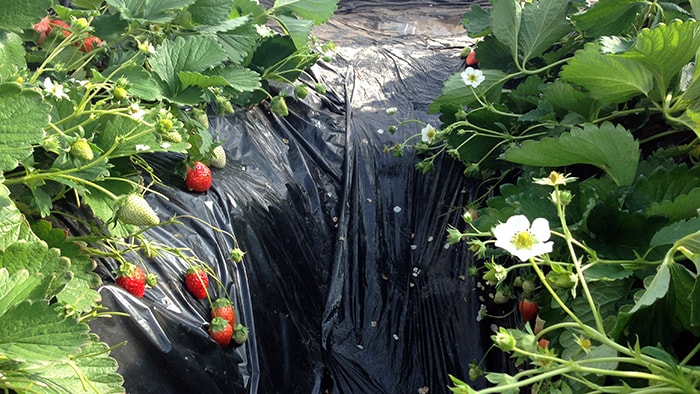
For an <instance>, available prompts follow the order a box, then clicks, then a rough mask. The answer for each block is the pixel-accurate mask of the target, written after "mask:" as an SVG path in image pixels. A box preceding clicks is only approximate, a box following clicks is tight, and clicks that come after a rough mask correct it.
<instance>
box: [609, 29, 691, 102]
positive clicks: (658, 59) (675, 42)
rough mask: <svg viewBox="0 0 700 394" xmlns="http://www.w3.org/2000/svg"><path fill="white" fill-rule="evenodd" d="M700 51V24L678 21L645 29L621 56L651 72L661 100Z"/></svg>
mask: <svg viewBox="0 0 700 394" xmlns="http://www.w3.org/2000/svg"><path fill="white" fill-rule="evenodd" d="M698 48H700V23H697V22H695V21H685V22H683V21H680V20H676V21H673V22H672V23H670V24H668V25H666V24H659V25H657V26H655V27H654V28H653V29H643V30H642V31H641V32H640V33H639V34H638V35H637V40H636V43H635V45H634V47H633V48H632V49H631V50H629V51H628V52H626V53H624V54H622V55H620V56H621V57H623V58H628V59H634V60H635V61H637V62H639V63H640V64H643V65H644V67H646V68H647V69H648V70H650V71H651V72H652V73H653V75H654V79H655V81H656V83H657V93H658V94H659V95H660V96H659V97H658V98H657V100H659V101H662V100H663V99H664V98H665V96H666V93H667V92H666V91H667V90H668V88H669V86H670V85H671V82H672V81H673V80H674V79H675V78H677V76H678V74H679V72H680V71H681V69H682V68H683V66H685V65H686V64H688V62H690V61H691V60H692V59H693V58H694V57H695V55H696V52H697V51H698Z"/></svg>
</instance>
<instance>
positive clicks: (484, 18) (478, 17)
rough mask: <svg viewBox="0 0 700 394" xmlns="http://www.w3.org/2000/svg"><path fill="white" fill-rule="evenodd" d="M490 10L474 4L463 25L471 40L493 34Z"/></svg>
mask: <svg viewBox="0 0 700 394" xmlns="http://www.w3.org/2000/svg"><path fill="white" fill-rule="evenodd" d="M489 12H490V9H484V8H482V7H481V6H480V5H478V4H473V5H472V6H471V7H470V8H469V11H467V12H466V13H465V14H464V16H463V19H462V25H463V26H464V29H465V30H466V31H467V34H468V35H469V37H471V38H477V37H483V36H485V35H487V34H489V33H491V15H490V14H489Z"/></svg>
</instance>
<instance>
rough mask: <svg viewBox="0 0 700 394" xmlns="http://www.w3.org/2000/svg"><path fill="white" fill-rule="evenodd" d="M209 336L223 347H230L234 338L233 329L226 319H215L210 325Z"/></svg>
mask: <svg viewBox="0 0 700 394" xmlns="http://www.w3.org/2000/svg"><path fill="white" fill-rule="evenodd" d="M208 331H209V336H210V337H211V338H212V339H213V340H214V341H216V343H218V344H219V345H220V346H221V347H226V346H228V344H229V343H231V338H232V337H233V327H231V325H230V324H229V323H228V321H226V319H223V318H220V317H215V318H213V319H212V320H211V323H209V330H208Z"/></svg>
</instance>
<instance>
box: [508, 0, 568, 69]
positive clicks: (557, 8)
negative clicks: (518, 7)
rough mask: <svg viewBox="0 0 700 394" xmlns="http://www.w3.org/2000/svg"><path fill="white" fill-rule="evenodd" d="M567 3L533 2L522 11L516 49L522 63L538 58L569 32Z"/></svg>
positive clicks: (537, 0)
mask: <svg viewBox="0 0 700 394" xmlns="http://www.w3.org/2000/svg"><path fill="white" fill-rule="evenodd" d="M568 7H569V3H567V2H565V1H559V0H534V1H532V2H531V3H525V5H524V6H523V9H522V24H521V27H520V34H519V36H518V47H519V48H520V55H521V56H522V62H523V63H527V61H528V60H530V59H533V58H535V57H538V56H540V55H541V54H542V53H543V52H544V51H546V50H547V49H549V48H550V47H551V46H552V45H553V44H554V43H556V42H557V41H559V40H560V39H561V38H562V37H563V36H564V35H565V34H567V33H569V32H570V31H571V23H570V22H569V19H568V18H567V10H568Z"/></svg>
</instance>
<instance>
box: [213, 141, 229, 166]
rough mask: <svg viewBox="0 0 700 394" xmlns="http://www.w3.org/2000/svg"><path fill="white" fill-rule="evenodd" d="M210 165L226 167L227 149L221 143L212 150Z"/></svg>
mask: <svg viewBox="0 0 700 394" xmlns="http://www.w3.org/2000/svg"><path fill="white" fill-rule="evenodd" d="M211 153H212V157H211V162H210V163H209V165H210V166H212V167H214V168H224V167H226V151H225V150H224V147H223V146H221V145H217V146H216V147H215V148H214V149H213V150H212V151H211Z"/></svg>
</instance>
